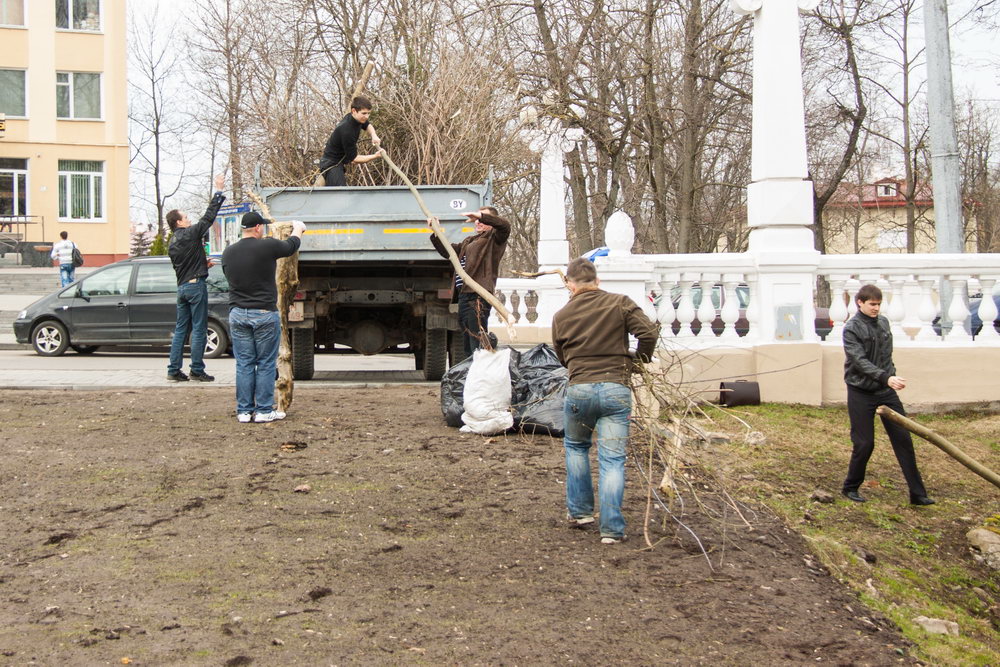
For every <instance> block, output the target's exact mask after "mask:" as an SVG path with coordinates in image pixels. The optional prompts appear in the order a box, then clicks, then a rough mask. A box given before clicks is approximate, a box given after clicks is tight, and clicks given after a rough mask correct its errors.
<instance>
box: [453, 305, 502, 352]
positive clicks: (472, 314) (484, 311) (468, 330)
mask: <svg viewBox="0 0 1000 667" xmlns="http://www.w3.org/2000/svg"><path fill="white" fill-rule="evenodd" d="M492 310H493V307H492V306H490V304H489V303H487V301H486V300H485V299H484V298H483V297H481V296H479V295H478V294H460V295H459V296H458V326H459V327H460V328H461V329H462V334H463V335H464V336H465V356H467V357H471V356H472V353H473V352H474V351H475V350H478V349H479V336H480V335H482V334H485V333H486V332H487V331H489V328H488V326H487V323H488V322H489V319H490V312H491V311H492Z"/></svg>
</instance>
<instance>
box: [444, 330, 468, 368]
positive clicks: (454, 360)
mask: <svg viewBox="0 0 1000 667" xmlns="http://www.w3.org/2000/svg"><path fill="white" fill-rule="evenodd" d="M463 361H465V336H464V335H463V334H462V332H461V331H449V332H448V362H449V363H448V367H449V368H451V367H452V366H457V365H458V364H460V363H462V362H463Z"/></svg>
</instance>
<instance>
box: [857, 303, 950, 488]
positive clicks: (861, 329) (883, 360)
mask: <svg viewBox="0 0 1000 667" xmlns="http://www.w3.org/2000/svg"><path fill="white" fill-rule="evenodd" d="M854 299H855V301H856V302H857V305H858V312H857V313H856V314H855V315H854V317H852V318H851V319H850V320H849V321H848V322H847V324H845V325H844V357H845V358H844V382H846V383H847V414H848V416H849V417H850V419H851V442H852V443H853V445H854V448H853V450H852V452H851V463H850V466H849V467H848V469H847V478H846V479H845V480H844V487H843V494H844V495H845V496H846V497H847V498H848V499H849V500H852V501H854V502H856V503H863V502H865V498H864V497H862V496H861V494H860V493H858V489H859V488H861V483H862V482H864V481H865V470H866V468H867V467H868V459H870V458H871V455H872V451H873V450H874V449H875V410H876V409H877V408H878V406H880V405H885V406H888V407H890V408H892V409H893V410H895V411H896V412H898V413H899V414H901V415H905V414H906V412H905V411H904V410H903V404H902V402H901V401H900V400H899V396H898V395H897V394H896V392H897V391H900V390H902V389H904V388H905V387H906V379H905V378H901V377H899V376H898V375H896V366H895V364H893V363H892V332H891V331H890V330H889V321H888V320H887V319H886V318H884V317H882V316H880V315H879V311H880V309H881V307H882V290H880V289H879V288H878V287H876V286H875V285H864V286H862V287H861V289H860V290H858V293H857V295H856V296H855V297H854ZM882 425H883V426H884V427H885V432H886V433H887V434H888V435H889V441H890V442H891V443H892V449H893V451H894V452H895V453H896V460H897V461H899V467H900V468H902V469H903V477H905V478H906V484H907V486H909V488H910V503H911V504H913V505H933V504H934V501H933V500H931V499H930V498H928V497H927V490H926V489H925V488H924V482H923V480H922V479H921V478H920V471H919V470H917V457H916V454H915V453H914V451H913V439H912V438H911V437H910V432H909V431H907V430H906V429H905V428H903V427H902V426H900V425H898V424H896V423H895V422H892V421H889V420H888V419H886V418H885V417H883V418H882Z"/></svg>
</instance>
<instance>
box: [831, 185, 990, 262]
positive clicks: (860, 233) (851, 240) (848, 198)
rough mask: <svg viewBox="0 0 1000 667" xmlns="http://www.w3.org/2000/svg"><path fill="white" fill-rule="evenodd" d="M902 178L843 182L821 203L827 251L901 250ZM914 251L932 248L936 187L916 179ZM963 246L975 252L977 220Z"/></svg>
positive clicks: (903, 246) (903, 243) (903, 233)
mask: <svg viewBox="0 0 1000 667" xmlns="http://www.w3.org/2000/svg"><path fill="white" fill-rule="evenodd" d="M905 187H906V181H905V180H903V179H898V178H883V179H881V180H878V181H875V182H874V183H866V184H863V185H858V184H856V183H842V184H841V186H840V187H839V188H838V189H837V192H836V193H835V194H834V195H833V197H832V198H831V199H830V201H829V202H828V203H827V205H826V207H825V208H824V209H823V228H824V231H825V237H826V252H827V254H852V253H879V252H884V253H905V252H906V245H907V244H906V236H907V235H906V231H907V230H906V227H907V201H906V196H905ZM913 215H914V245H915V248H914V250H915V252H921V253H923V252H935V251H936V235H935V229H934V193H933V190H932V188H931V185H930V184H929V183H927V182H924V181H920V182H918V183H917V186H916V189H915V192H914V196H913ZM970 229H971V230H973V231H972V233H971V234H970V235H969V236H971V238H967V239H966V251H967V252H976V239H975V232H974V230H975V225H970Z"/></svg>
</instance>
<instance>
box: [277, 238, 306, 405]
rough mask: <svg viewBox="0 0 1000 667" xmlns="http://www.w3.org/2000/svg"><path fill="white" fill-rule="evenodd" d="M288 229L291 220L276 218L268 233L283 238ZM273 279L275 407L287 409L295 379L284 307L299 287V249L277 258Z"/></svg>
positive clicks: (286, 314)
mask: <svg viewBox="0 0 1000 667" xmlns="http://www.w3.org/2000/svg"><path fill="white" fill-rule="evenodd" d="M291 233H292V225H291V223H289V222H280V223H276V224H275V225H274V231H273V232H272V235H273V236H275V237H276V238H279V239H287V238H288V237H289V236H290V235H291ZM275 280H276V281H277V284H278V313H279V314H280V315H281V347H280V348H279V349H278V379H277V381H276V382H275V383H274V399H275V404H276V405H277V409H278V410H281V411H282V412H287V411H288V407H289V406H290V405H291V404H292V394H293V392H294V389H295V381H294V380H293V379H292V346H291V342H290V341H289V336H288V309H289V307H291V305H292V302H293V301H294V300H295V291H296V290H297V289H298V287H299V253H297V252H296V253H295V254H294V255H292V256H291V257H282V258H281V259H279V260H278V267H277V269H276V270H275Z"/></svg>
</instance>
